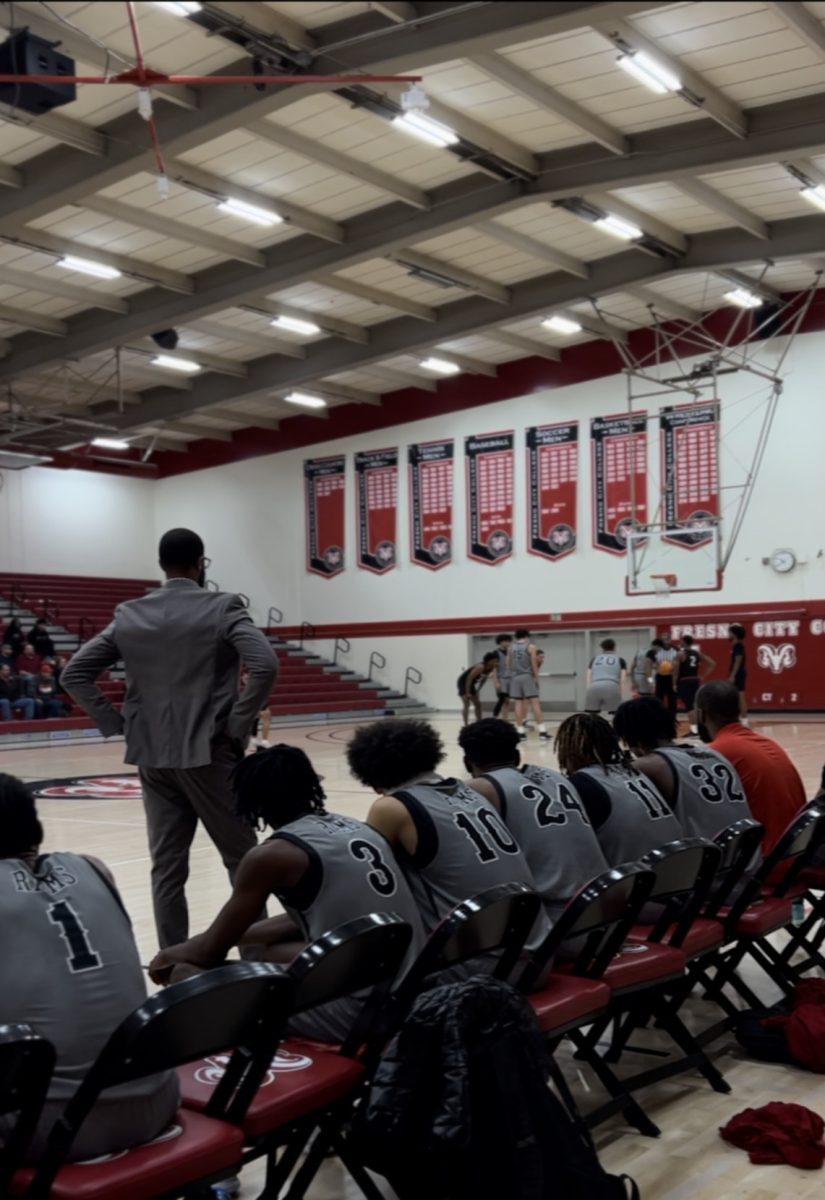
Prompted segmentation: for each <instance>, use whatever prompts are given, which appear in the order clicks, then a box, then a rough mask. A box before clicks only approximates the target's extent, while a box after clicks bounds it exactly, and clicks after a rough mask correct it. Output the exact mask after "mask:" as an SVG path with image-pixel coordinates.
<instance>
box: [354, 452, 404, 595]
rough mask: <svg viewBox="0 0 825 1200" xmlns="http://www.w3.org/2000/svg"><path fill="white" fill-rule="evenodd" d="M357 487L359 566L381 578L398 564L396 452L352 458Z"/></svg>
mask: <svg viewBox="0 0 825 1200" xmlns="http://www.w3.org/2000/svg"><path fill="white" fill-rule="evenodd" d="M355 479H356V482H357V487H358V566H359V567H362V568H363V569H364V570H365V571H373V572H374V573H375V574H376V575H383V574H385V572H387V571H391V570H392V569H393V567H394V566H395V565H396V563H397V552H396V545H397V540H398V534H397V530H396V521H397V517H398V450H397V449H393V450H366V451H363V452H360V453H358V454H356V455H355Z"/></svg>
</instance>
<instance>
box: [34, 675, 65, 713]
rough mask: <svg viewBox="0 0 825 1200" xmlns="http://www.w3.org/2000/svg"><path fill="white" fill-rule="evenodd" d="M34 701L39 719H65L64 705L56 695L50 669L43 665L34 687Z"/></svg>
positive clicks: (55, 687) (55, 686)
mask: <svg viewBox="0 0 825 1200" xmlns="http://www.w3.org/2000/svg"><path fill="white" fill-rule="evenodd" d="M34 699H35V703H36V705H37V707H38V710H39V715H40V716H41V717H65V715H66V704H65V702H64V701H63V700H61V698H60V696H59V695H58V694H57V683H56V682H55V678H54V672H53V671H52V668H51V667H50V666H49V665H48V664H47V663H43V666H42V667H41V668H40V673H39V675H38V676H37V680H36V682H35V687H34Z"/></svg>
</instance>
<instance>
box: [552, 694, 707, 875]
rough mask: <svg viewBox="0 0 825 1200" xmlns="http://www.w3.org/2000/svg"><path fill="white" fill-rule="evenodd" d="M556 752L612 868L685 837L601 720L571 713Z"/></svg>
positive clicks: (654, 789)
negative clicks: (579, 797)
mask: <svg viewBox="0 0 825 1200" xmlns="http://www.w3.org/2000/svg"><path fill="white" fill-rule="evenodd" d="M556 754H557V755H558V760H559V766H560V768H561V769H562V771H563V772H564V774H565V775H567V776H568V777H569V778H570V781H571V783H572V784H573V786H574V787H575V789H576V791H577V792H578V794H579V795H580V796H581V799H582V803H583V804H584V809H585V812H586V813H587V815H588V817H589V818H590V821H591V824H592V825H593V828H594V829H595V831H596V836H597V838H598V839H599V844H600V846H601V848H602V851H603V852H604V856H605V858H606V859H607V861H608V863H609V864H610V866H611V867H615V866H618V864H619V863H628V862H635V861H636V859H639V858H642V857H643V855H645V854H647V853H648V851H649V850H656V849H658V847H659V846H664V845H665V844H666V843H667V842H675V841H677V840H678V839H679V838H681V837H683V836H684V834H683V830H682V826H681V824H680V823H679V821H678V820H677V819H676V817H675V816H674V815H673V813H672V812H671V811H670V809H669V807H668V805H667V803H666V801H665V799H664V797H663V796H662V793H661V792H660V791H659V789H658V788H657V787H656V786H655V784H653V783H651V782H650V780H649V779H648V778H647V776H646V775H642V773H641V772H640V771H637V770H636V768H635V767H634V766H633V765H632V764H631V761H630V758H629V756H628V755H626V754H625V753H624V752H623V751H622V748H621V746H620V745H619V741H618V738H617V737H616V735H615V733H614V732H613V730H612V729H611V728H610V726H609V724H608V723H607V721H605V720H604V719H603V718H602V717H599V716H595V715H594V714H593V713H576V714H575V715H574V716H572V717H568V718H567V720H566V721H562V723H561V725H560V726H559V730H558V733H557V734H556Z"/></svg>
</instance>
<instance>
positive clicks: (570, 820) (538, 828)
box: [482, 766, 608, 916]
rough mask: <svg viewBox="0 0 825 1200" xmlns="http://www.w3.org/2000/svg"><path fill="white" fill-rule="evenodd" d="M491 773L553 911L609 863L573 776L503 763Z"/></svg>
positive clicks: (510, 825)
mask: <svg viewBox="0 0 825 1200" xmlns="http://www.w3.org/2000/svg"><path fill="white" fill-rule="evenodd" d="M482 778H483V779H489V781H490V783H492V785H493V787H494V788H495V789H496V792H497V793H498V797H499V799H500V801H501V815H502V817H503V818H504V821H505V823H506V825H507V828H508V829H509V830H510V832H511V833H512V834H513V836H514V838H515V839H516V841H517V842H518V844H519V845H520V846H521V847H522V848H523V850H524V856H525V858H526V859H527V863H528V866H529V867H530V870H531V872H532V874H533V878H534V879H535V881H536V890H537V891H538V892H540V893H541V895H542V896H543V897H544V900H545V902H546V904H547V907H548V909H549V911H550V914H551V916H557V915H558V913H559V912H561V910H562V909H563V908H564V906H565V904H566V903H567V901H568V900H569V899H570V897H571V896H574V895H575V894H576V892H578V890H579V889H580V888H581V887H582V886H583V885H584V884H585V883H588V882H589V881H590V880H591V879H594V878H595V877H596V876H597V875H601V874H602V872H603V871H606V870H607V869H608V867H607V860H606V859H605V857H604V854H603V853H602V848H601V846H600V845H599V840H598V838H597V837H596V834H595V832H594V829H593V826H592V824H591V823H590V818H589V817H588V815H587V813H586V812H585V810H584V805H583V804H582V802H581V799H580V797H579V794H578V792H577V791H576V789H575V788H574V787H573V785H572V783H571V782H570V780H569V779H567V778H566V777H565V776H564V775H562V774H561V773H560V772H559V771H553V770H551V768H550V767H538V766H525V767H522V768H521V770H518V769H517V768H516V767H500V768H499V769H498V770H496V771H490V772H489V773H488V774H486V775H483V776H482Z"/></svg>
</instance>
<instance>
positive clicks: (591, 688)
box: [584, 638, 627, 713]
mask: <svg viewBox="0 0 825 1200" xmlns="http://www.w3.org/2000/svg"><path fill="white" fill-rule="evenodd" d="M599 649H600V650H601V653H600V654H597V655H596V656H595V657H594V658H591V660H590V666H589V668H588V671H587V695H586V696H585V700H584V707H585V709H586V710H587V712H592V713H598V712H605V711H607V712H608V713H614V712H615V711H616V709H617V708H618V707H619V705H620V704H621V702H622V688H623V686H624V681H625V679H626V678H627V663H626V662H625V660H624V659H623V658H619V656H618V654H617V653H616V643H615V642H614V641H613V638H605V639H604V641H603V642H600V643H599Z"/></svg>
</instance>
